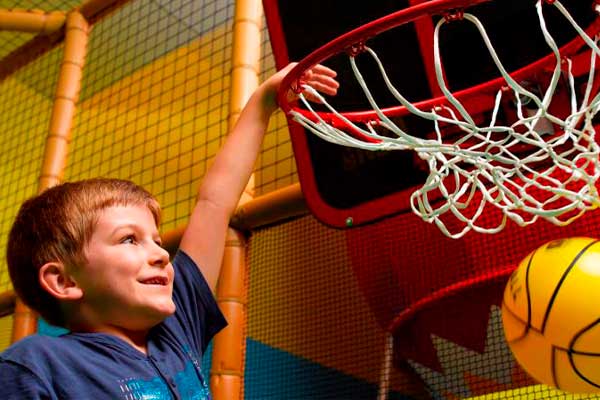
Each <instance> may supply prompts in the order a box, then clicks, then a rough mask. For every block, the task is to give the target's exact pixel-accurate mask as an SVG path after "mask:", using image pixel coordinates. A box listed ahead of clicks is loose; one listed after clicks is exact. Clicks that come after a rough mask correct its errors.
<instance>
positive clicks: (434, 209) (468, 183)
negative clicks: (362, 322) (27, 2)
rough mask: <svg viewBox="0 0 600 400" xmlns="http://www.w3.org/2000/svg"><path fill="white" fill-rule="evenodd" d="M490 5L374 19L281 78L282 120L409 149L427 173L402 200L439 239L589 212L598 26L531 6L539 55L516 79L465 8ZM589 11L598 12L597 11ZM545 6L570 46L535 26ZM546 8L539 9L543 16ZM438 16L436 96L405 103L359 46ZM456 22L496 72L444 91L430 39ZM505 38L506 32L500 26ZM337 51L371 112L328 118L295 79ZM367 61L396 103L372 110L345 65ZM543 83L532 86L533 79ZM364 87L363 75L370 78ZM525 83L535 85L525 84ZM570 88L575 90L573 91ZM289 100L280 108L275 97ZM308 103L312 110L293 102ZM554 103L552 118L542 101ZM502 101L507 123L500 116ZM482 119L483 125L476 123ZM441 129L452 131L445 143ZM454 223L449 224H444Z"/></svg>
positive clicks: (373, 103) (438, 2) (445, 6)
mask: <svg viewBox="0 0 600 400" xmlns="http://www.w3.org/2000/svg"><path fill="white" fill-rule="evenodd" d="M487 2H490V3H493V2H494V0H431V1H426V2H421V3H419V4H417V5H414V6H412V7H409V8H406V9H403V10H401V11H398V12H396V13H393V14H390V15H388V16H386V17H383V18H380V19H378V20H375V21H373V22H371V23H369V24H366V25H364V26H362V27H360V28H358V29H355V30H353V31H351V32H349V33H347V34H345V35H342V36H340V37H339V38H337V39H335V40H334V41H332V42H330V43H328V44H327V45H325V46H323V47H321V48H320V49H318V50H317V51H315V52H313V53H312V54H310V55H309V56H308V57H306V58H305V59H304V60H302V61H301V62H300V63H299V64H298V65H297V66H296V67H295V68H294V69H293V70H292V71H291V72H290V74H289V75H288V76H287V77H286V79H285V80H284V82H283V84H282V87H281V89H280V92H279V98H278V100H279V104H280V105H281V107H282V109H283V110H284V111H285V112H286V114H287V115H288V117H290V119H292V120H294V121H296V122H297V123H299V124H301V125H303V126H304V127H305V128H306V129H307V130H309V131H310V132H312V133H314V134H316V135H318V136H319V137H321V138H322V139H324V140H326V141H329V142H332V143H336V144H340V145H344V146H351V147H357V148H361V149H366V150H372V151H382V150H413V151H415V152H416V153H417V155H418V156H419V157H420V159H422V160H424V162H425V163H426V164H427V166H428V167H429V176H428V178H427V179H426V181H425V183H424V184H423V186H422V187H421V188H419V189H417V190H416V191H415V192H414V193H413V194H412V196H411V199H410V201H411V207H412V209H413V211H414V212H415V213H416V214H417V215H419V216H420V217H421V218H422V219H423V220H425V221H427V222H430V223H435V224H436V225H437V226H438V227H439V228H440V229H441V230H442V231H443V232H444V234H446V235H447V236H449V237H453V238H459V237H461V236H463V235H464V234H465V233H467V232H468V231H470V230H474V231H477V232H483V233H495V232H499V231H500V230H502V229H503V228H504V226H505V225H506V223H507V220H508V219H510V220H512V221H514V222H515V223H517V224H519V225H521V226H525V225H529V224H532V223H533V222H535V221H537V220H538V219H540V218H541V219H543V220H547V221H550V222H552V223H553V224H556V225H566V224H569V223H570V222H572V221H573V220H574V219H576V218H578V217H579V216H581V215H582V214H583V213H584V212H586V211H588V210H590V209H594V208H596V207H598V206H599V205H600V199H599V197H598V189H597V187H596V182H597V180H598V177H599V176H600V161H599V155H600V147H599V146H598V144H597V139H596V132H595V128H594V117H595V116H596V114H597V112H598V111H599V110H600V94H599V93H598V92H599V88H600V79H598V77H597V73H596V58H597V57H598V56H600V48H599V47H598V45H597V34H598V32H600V19H599V18H596V19H595V20H594V22H593V23H592V24H591V25H590V26H588V27H586V28H585V29H584V28H582V27H581V26H580V25H579V24H578V23H577V22H576V21H575V19H574V18H573V17H572V16H571V14H570V13H569V11H568V10H567V9H566V8H565V7H564V6H563V5H562V4H561V2H560V1H558V0H553V1H551V0H538V1H537V2H536V4H535V7H536V12H537V16H538V22H539V29H540V30H541V32H542V34H543V37H544V40H545V42H546V44H547V45H548V55H547V56H545V57H543V58H541V59H540V60H537V61H535V62H533V63H531V64H529V65H527V66H525V67H522V68H520V69H518V70H516V71H512V72H509V71H507V69H506V68H505V66H504V65H503V63H502V60H501V59H500V57H499V55H498V54H497V52H496V49H495V48H494V44H493V43H492V39H490V37H489V35H488V32H487V31H486V28H485V27H484V25H483V24H482V22H481V21H480V19H478V17H477V16H475V15H474V14H472V13H469V12H468V11H469V10H468V7H471V6H475V5H479V4H481V3H487ZM593 3H594V7H591V8H590V13H598V12H599V11H598V8H599V7H598V3H596V2H593ZM547 7H553V8H554V9H555V10H557V11H558V12H559V13H560V15H561V16H562V17H563V18H564V24H567V25H568V26H570V27H572V28H573V31H574V32H576V37H575V39H573V40H571V41H569V42H568V43H566V44H563V45H561V47H560V48H559V46H558V45H557V44H556V42H555V39H554V37H553V36H552V32H550V30H549V28H548V26H547V23H546V18H545V12H546V11H547V10H546V8H547ZM545 10H546V11H545ZM431 15H439V16H442V18H440V19H439V21H438V22H437V24H436V25H435V30H434V34H433V43H432V47H433V57H434V67H435V77H436V80H437V85H438V92H439V93H441V94H442V96H439V97H436V98H433V99H430V100H424V101H418V102H411V101H410V100H408V99H407V98H406V97H405V96H404V95H403V94H402V93H401V92H400V90H398V89H397V88H396V87H395V85H394V83H393V82H392V79H391V78H390V77H389V74H388V73H387V72H386V69H385V67H384V66H383V62H382V61H381V60H380V59H379V57H378V55H377V53H376V52H375V50H374V49H372V48H370V47H369V46H368V44H367V42H368V39H369V38H372V37H374V36H377V35H379V34H380V33H383V32H385V31H388V30H390V29H392V28H395V27H398V26H401V25H405V24H408V23H410V22H413V21H415V20H417V19H418V18H421V17H423V16H431ZM456 20H460V21H463V22H464V23H469V24H471V25H472V26H473V27H475V28H476V31H477V32H478V33H479V35H480V37H481V40H482V42H483V44H484V46H485V49H487V52H488V53H489V55H490V57H491V59H492V61H493V64H494V66H495V68H496V69H497V72H498V78H495V79H493V80H490V81H488V82H484V83H481V84H478V85H476V86H473V87H469V88H466V89H461V90H459V91H455V92H452V91H451V90H450V89H449V87H448V84H447V82H446V77H445V75H444V68H443V63H442V58H441V55H440V36H441V35H443V29H444V27H445V26H446V25H448V24H452V23H455V21H456ZM507 29H510V28H507ZM341 53H346V54H347V56H348V59H349V63H350V66H351V69H352V72H353V74H354V76H355V78H356V80H357V82H358V85H359V86H360V89H361V90H362V93H363V94H364V96H365V99H366V102H368V104H369V107H370V108H371V109H369V110H365V111H352V112H344V111H338V110H337V109H336V108H335V106H333V105H331V104H330V102H329V101H328V100H327V99H325V98H324V97H322V96H321V95H320V94H319V93H318V92H317V91H316V90H315V89H313V88H311V87H309V86H306V85H303V84H302V82H300V77H301V76H302V74H303V73H304V71H306V70H307V69H308V68H310V67H311V66H313V65H315V64H317V63H321V62H325V61H327V60H328V59H329V58H331V57H332V56H334V55H338V54H341ZM361 57H366V58H369V59H370V60H372V61H373V62H374V64H375V65H376V70H377V71H378V72H377V73H378V74H379V76H377V79H381V80H383V81H384V82H385V87H386V88H387V90H388V91H389V94H391V95H392V96H393V98H394V99H395V100H396V101H397V102H398V103H399V105H398V106H393V107H382V106H381V105H380V101H378V99H377V98H376V96H375V94H374V93H373V91H372V90H370V89H369V87H368V84H367V79H365V76H364V74H363V72H361V69H360V67H359V65H358V63H357V61H356V60H357V59H358V58H361ZM539 76H544V77H545V78H544V79H541V81H540V79H539ZM370 78H371V77H370ZM534 78H536V79H535V80H536V83H535V84H533V85H532V84H531V81H532V79H534ZM579 82H583V83H582V84H581V85H579V84H578V83H579ZM579 86H582V87H583V89H580V88H579ZM290 89H292V90H294V89H295V90H296V92H299V99H300V101H299V102H296V103H290V102H288V100H287V96H286V93H287V92H288V91H289V90H290ZM301 92H304V93H309V94H310V95H312V96H313V97H315V98H317V99H319V100H320V101H321V103H322V106H320V107H322V108H323V110H325V111H318V110H316V109H315V107H314V106H313V105H312V104H311V103H309V102H308V101H307V100H306V98H305V97H304V95H303V94H302V93H301ZM558 96H563V97H564V96H566V100H565V101H564V102H563V103H564V104H565V106H564V107H562V108H561V109H560V110H559V111H557V110H556V108H557V107H556V106H554V105H553V104H554V103H556V102H557V101H558V100H557V98H558ZM507 102H510V103H511V104H512V105H513V107H514V110H515V116H514V118H513V119H512V120H506V119H503V118H501V117H500V114H501V107H503V105H505V104H506V103H507ZM408 115H413V116H416V117H419V118H422V119H425V120H427V121H430V124H431V126H432V131H431V134H430V135H429V136H426V137H422V136H423V135H422V134H420V135H416V134H415V133H414V132H410V131H408V130H406V129H404V127H403V125H402V124H400V123H398V120H399V119H401V118H402V117H405V116H408ZM483 116H485V118H483ZM449 132H452V134H449ZM489 208H493V209H496V210H499V211H500V212H501V217H500V218H499V219H498V220H497V221H495V223H494V225H493V226H489V225H484V224H482V223H480V221H481V219H480V217H481V215H482V214H483V213H484V212H487V211H486V210H488V209H489ZM456 221H458V224H457V223H456Z"/></svg>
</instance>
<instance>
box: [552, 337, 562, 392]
mask: <svg viewBox="0 0 600 400" xmlns="http://www.w3.org/2000/svg"><path fill="white" fill-rule="evenodd" d="M550 370H551V371H552V383H553V384H554V386H555V387H556V388H557V389H560V386H558V380H557V379H556V347H554V346H552V356H551V357H550Z"/></svg>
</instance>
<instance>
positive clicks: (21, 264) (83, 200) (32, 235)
mask: <svg viewBox="0 0 600 400" xmlns="http://www.w3.org/2000/svg"><path fill="white" fill-rule="evenodd" d="M120 205H121V206H125V205H144V206H146V207H148V209H149V210H150V211H151V212H152V215H153V216H154V221H155V223H156V226H158V225H159V223H160V206H159V204H158V202H157V201H156V199H155V198H154V196H152V195H151V194H150V193H149V192H148V191H146V190H145V189H143V188H142V187H140V186H138V185H136V184H134V183H132V182H130V181H126V180H121V179H102V178H98V179H88V180H83V181H78V182H69V183H63V184H61V185H58V186H55V187H52V188H50V189H48V190H46V191H44V192H43V193H41V194H40V195H38V196H35V197H33V198H31V199H29V200H27V201H25V202H24V203H23V205H22V206H21V208H20V210H19V212H18V214H17V217H16V219H15V221H14V223H13V226H12V228H11V231H10V234H9V237H8V245H7V256H6V258H7V263H8V271H9V274H10V278H11V280H12V283H13V287H14V289H15V292H16V293H17V295H18V296H19V297H20V298H21V300H22V301H23V302H24V303H25V304H27V305H28V306H29V307H31V308H32V309H34V310H35V311H37V312H38V313H39V314H40V315H41V316H42V317H43V318H44V319H45V320H46V321H48V322H49V323H51V324H53V325H57V326H64V325H65V324H66V320H65V316H64V315H63V312H62V308H61V305H60V302H59V301H58V300H57V299H56V298H54V297H53V296H52V295H50V294H49V293H48V292H46V291H45V290H44V289H42V287H41V285H40V283H39V278H38V272H39V269H40V267H41V266H42V265H44V264H46V263H47V262H51V261H59V262H62V263H63V264H65V265H69V266H73V267H76V266H78V265H83V264H84V263H85V262H86V260H85V256H84V248H85V245H86V244H87V243H88V241H89V240H90V237H91V235H92V233H93V231H94V227H95V224H96V222H97V220H98V215H99V212H100V211H102V210H103V209H105V208H107V207H111V206H120Z"/></svg>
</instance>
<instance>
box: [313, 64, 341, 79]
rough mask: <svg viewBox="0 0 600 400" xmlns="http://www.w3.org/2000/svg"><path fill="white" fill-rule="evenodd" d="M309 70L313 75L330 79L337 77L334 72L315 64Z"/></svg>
mask: <svg viewBox="0 0 600 400" xmlns="http://www.w3.org/2000/svg"><path fill="white" fill-rule="evenodd" d="M310 70H311V71H313V72H314V73H315V74H322V75H326V76H330V77H335V76H337V72H335V71H334V70H332V69H331V68H329V67H326V66H324V65H322V64H317V65H315V66H314V67H312V68H311V69H310Z"/></svg>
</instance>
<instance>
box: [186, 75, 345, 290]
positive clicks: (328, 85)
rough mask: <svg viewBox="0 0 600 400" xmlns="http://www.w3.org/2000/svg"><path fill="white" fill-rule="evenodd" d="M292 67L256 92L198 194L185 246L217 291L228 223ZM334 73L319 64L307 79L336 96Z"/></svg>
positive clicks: (311, 83)
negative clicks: (282, 83) (285, 78)
mask: <svg viewBox="0 0 600 400" xmlns="http://www.w3.org/2000/svg"><path fill="white" fill-rule="evenodd" d="M292 67H293V65H292V64H290V65H288V66H287V67H286V68H284V69H282V70H281V71H279V72H277V73H276V74H275V75H273V76H272V77H271V78H269V79H268V80H266V81H265V82H264V83H263V84H262V85H260V86H259V87H258V88H257V89H256V91H255V92H254V94H253V95H252V96H251V97H250V99H249V100H248V103H247V104H246V106H245V107H244V109H243V110H242V112H241V114H240V116H239V119H238V121H237V123H236V125H235V127H234V128H233V130H232V131H231V133H230V134H229V135H228V137H227V139H226V140H225V143H224V145H223V147H222V148H221V149H220V150H219V152H218V153H217V155H216V157H215V159H214V161H213V164H212V165H211V167H210V168H209V169H208V171H207V173H206V175H205V176H204V179H203V182H202V184H201V185H200V188H199V190H198V199H197V203H196V206H195V207H194V210H193V211H192V215H191V217H190V220H189V222H188V226H187V228H186V230H185V232H184V234H183V236H182V239H181V244H180V248H181V249H182V250H183V251H185V252H186V253H187V254H188V255H189V256H190V257H191V258H192V259H193V260H194V261H195V262H196V264H197V265H198V266H199V267H200V269H201V271H202V273H203V275H204V277H205V279H206V280H207V282H208V284H209V286H210V288H211V289H212V290H213V292H214V290H215V287H216V283H217V279H218V277H219V271H220V268H221V259H222V257H223V250H224V247H225V235H226V230H227V227H228V225H229V219H230V217H231V215H232V213H233V212H234V211H235V209H236V207H237V204H238V201H239V199H240V197H241V195H242V192H243V190H244V188H245V187H246V184H247V182H248V179H249V178H250V175H251V174H252V171H253V168H254V163H255V162H256V158H257V156H258V153H259V150H260V146H261V143H262V140H263V137H264V134H265V132H266V130H267V127H268V123H269V118H270V117H271V114H273V112H274V111H275V110H276V109H277V104H276V101H275V100H276V96H277V90H278V89H279V86H280V84H281V81H282V80H283V78H284V77H285V75H286V74H287V73H288V72H289V71H290V70H291V68H292ZM335 75H336V74H335V72H334V71H332V70H331V69H329V68H327V67H324V66H321V65H317V66H315V67H313V68H312V69H311V70H310V71H309V72H308V73H307V74H305V76H304V79H303V80H304V81H306V82H307V83H308V84H310V85H311V86H313V87H314V88H316V89H317V90H319V91H321V92H323V93H324V94H328V95H335V94H336V92H337V88H338V83H337V82H336V81H335Z"/></svg>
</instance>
